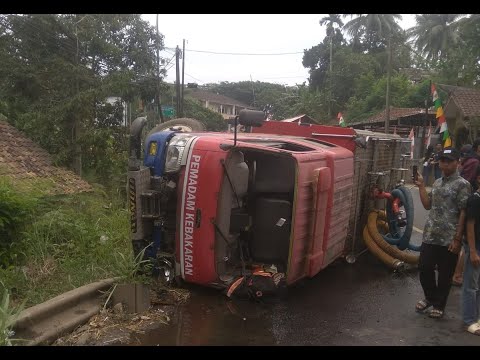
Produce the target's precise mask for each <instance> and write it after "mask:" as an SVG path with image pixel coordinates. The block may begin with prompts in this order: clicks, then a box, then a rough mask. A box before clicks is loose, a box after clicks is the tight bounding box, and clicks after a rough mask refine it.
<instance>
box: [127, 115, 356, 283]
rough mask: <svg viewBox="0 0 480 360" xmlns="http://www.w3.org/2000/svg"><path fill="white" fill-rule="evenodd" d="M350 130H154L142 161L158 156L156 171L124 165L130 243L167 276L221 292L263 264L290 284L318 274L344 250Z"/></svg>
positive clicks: (273, 125)
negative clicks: (145, 249)
mask: <svg viewBox="0 0 480 360" xmlns="http://www.w3.org/2000/svg"><path fill="white" fill-rule="evenodd" d="M313 129H314V130H315V131H312V130H313ZM319 131H321V132H322V134H323V133H327V132H328V133H329V135H330V136H325V135H315V134H320V132H319ZM312 132H314V133H315V134H312ZM277 134H278V135H277ZM292 134H293V135H292ZM295 135H296V136H295ZM336 135H338V136H336ZM353 135H354V133H353V130H352V129H348V128H337V127H321V129H320V128H318V127H315V128H312V127H307V126H303V125H302V126H299V125H296V124H286V123H277V122H264V123H263V126H262V127H259V128H254V130H253V132H252V133H239V134H236V135H234V134H232V133H209V132H205V133H190V134H188V137H185V138H181V136H184V135H179V134H176V133H172V134H165V133H162V134H159V133H157V134H153V135H151V136H150V137H149V138H147V142H146V144H145V154H146V160H145V164H159V163H160V160H161V159H163V160H161V164H162V171H159V170H156V169H155V166H157V165H151V166H150V167H148V166H136V167H134V166H131V167H130V170H129V184H130V202H131V206H130V207H131V209H132V214H133V212H134V211H135V210H136V215H135V216H134V215H132V240H133V241H134V247H135V246H136V249H139V248H140V247H141V246H145V245H148V244H154V246H157V247H156V248H155V254H154V256H156V257H163V260H164V261H163V263H164V264H170V267H168V266H164V267H163V270H164V271H165V269H166V268H168V271H165V274H167V273H168V274H170V275H171V277H177V278H182V279H183V280H184V281H186V282H190V283H195V284H200V285H204V286H211V287H217V288H223V289H226V290H227V289H229V288H231V287H232V286H233V285H235V284H238V281H237V280H238V279H243V278H245V277H246V276H247V275H252V274H257V273H259V272H258V270H259V269H263V270H265V272H260V273H262V274H263V275H265V274H267V273H268V274H270V275H272V274H275V273H281V274H283V275H284V279H285V281H286V284H288V285H290V284H293V283H295V282H296V281H298V280H300V279H302V278H305V277H313V276H315V275H316V274H318V272H319V271H321V270H322V269H324V268H325V267H326V266H328V265H329V264H330V263H331V262H333V261H334V260H336V259H338V258H339V257H341V256H342V255H344V250H345V245H346V239H347V232H348V226H349V219H350V214H351V212H352V206H351V204H352V187H353V180H354V160H353V153H352V151H353V150H354V149H355V143H354V136H353ZM235 136H236V137H237V139H236V141H235ZM315 137H316V138H317V139H316V138H315ZM152 139H154V140H155V139H156V140H155V141H156V142H158V144H157V143H156V144H155V145H154V146H153V145H152V143H153V142H155V141H154V140H152ZM163 139H166V140H163ZM325 140H329V141H325ZM162 141H165V143H164V144H162ZM178 144H180V145H181V146H182V147H179V145H178ZM174 146H176V148H174ZM161 149H166V150H165V152H166V155H165V154H162V152H161ZM178 149H180V152H178V151H177V150H178ZM175 151H177V152H175ZM171 154H174V155H175V156H176V157H174V155H171ZM149 156H150V157H152V159H150V160H148V157H149ZM153 157H154V158H153ZM157 159H160V160H158V161H157ZM163 164H165V165H163ZM172 164H173V165H172ZM137 165H138V164H137ZM163 166H164V168H163ZM171 169H174V170H171ZM148 177H150V181H149V180H148ZM141 179H142V180H141ZM132 184H133V185H132ZM131 189H135V191H132V190H131ZM168 189H175V190H174V191H173V190H172V191H167V190H168ZM146 208H149V209H154V208H155V209H159V210H158V211H157V212H153V210H152V211H150V210H149V211H146V210H145V209H146ZM169 214H170V215H171V216H170V215H169ZM134 220H135V221H136V222H135V224H134V223H133V221H134ZM134 225H135V226H134ZM159 234H160V235H159ZM155 244H156V245H155ZM159 254H160V255H159ZM263 270H262V271H263ZM172 273H173V274H172Z"/></svg>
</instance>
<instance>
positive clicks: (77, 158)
mask: <svg viewBox="0 0 480 360" xmlns="http://www.w3.org/2000/svg"><path fill="white" fill-rule="evenodd" d="M87 16H88V15H85V16H83V17H82V18H81V19H80V20H77V21H76V22H75V37H76V38H77V51H76V54H75V67H76V76H75V91H76V94H77V97H78V95H79V94H80V81H79V78H78V69H79V64H80V46H79V45H80V44H79V41H78V24H79V23H80V22H81V21H82V20H83V19H85V18H86V17H87ZM75 19H78V14H77V15H76V16H75ZM77 101H78V100H77ZM80 132H81V125H80V119H79V114H78V113H76V114H74V115H73V124H72V145H73V150H74V155H73V169H74V171H75V173H76V174H77V175H79V176H82V147H81V145H80Z"/></svg>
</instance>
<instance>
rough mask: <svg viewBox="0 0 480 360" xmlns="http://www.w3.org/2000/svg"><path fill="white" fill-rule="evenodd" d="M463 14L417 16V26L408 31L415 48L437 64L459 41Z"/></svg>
mask: <svg viewBox="0 0 480 360" xmlns="http://www.w3.org/2000/svg"><path fill="white" fill-rule="evenodd" d="M462 17H463V14H422V15H415V21H416V23H417V25H416V26H413V27H412V28H410V29H408V35H409V37H411V38H412V39H413V40H414V44H415V47H416V48H417V49H418V50H419V52H420V53H422V54H424V55H426V57H427V59H428V60H432V61H433V62H437V61H438V60H439V59H440V58H444V57H446V56H447V50H448V49H449V48H450V47H452V46H453V45H455V44H456V43H457V42H458V40H459V34H458V31H457V30H458V25H459V20H460V19H461V18H462Z"/></svg>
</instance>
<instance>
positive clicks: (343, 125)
mask: <svg viewBox="0 0 480 360" xmlns="http://www.w3.org/2000/svg"><path fill="white" fill-rule="evenodd" d="M337 119H338V126H341V127H345V126H347V124H345V120H343V115H342V113H341V112H339V113H338V115H337Z"/></svg>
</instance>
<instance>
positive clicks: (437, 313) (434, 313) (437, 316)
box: [428, 309, 443, 319]
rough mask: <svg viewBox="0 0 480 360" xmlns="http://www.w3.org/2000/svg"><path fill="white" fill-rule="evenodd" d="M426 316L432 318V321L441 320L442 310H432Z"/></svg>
mask: <svg viewBox="0 0 480 360" xmlns="http://www.w3.org/2000/svg"><path fill="white" fill-rule="evenodd" d="M428 316H429V317H431V318H433V319H441V318H442V317H443V310H439V309H432V310H430V312H429V313H428Z"/></svg>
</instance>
